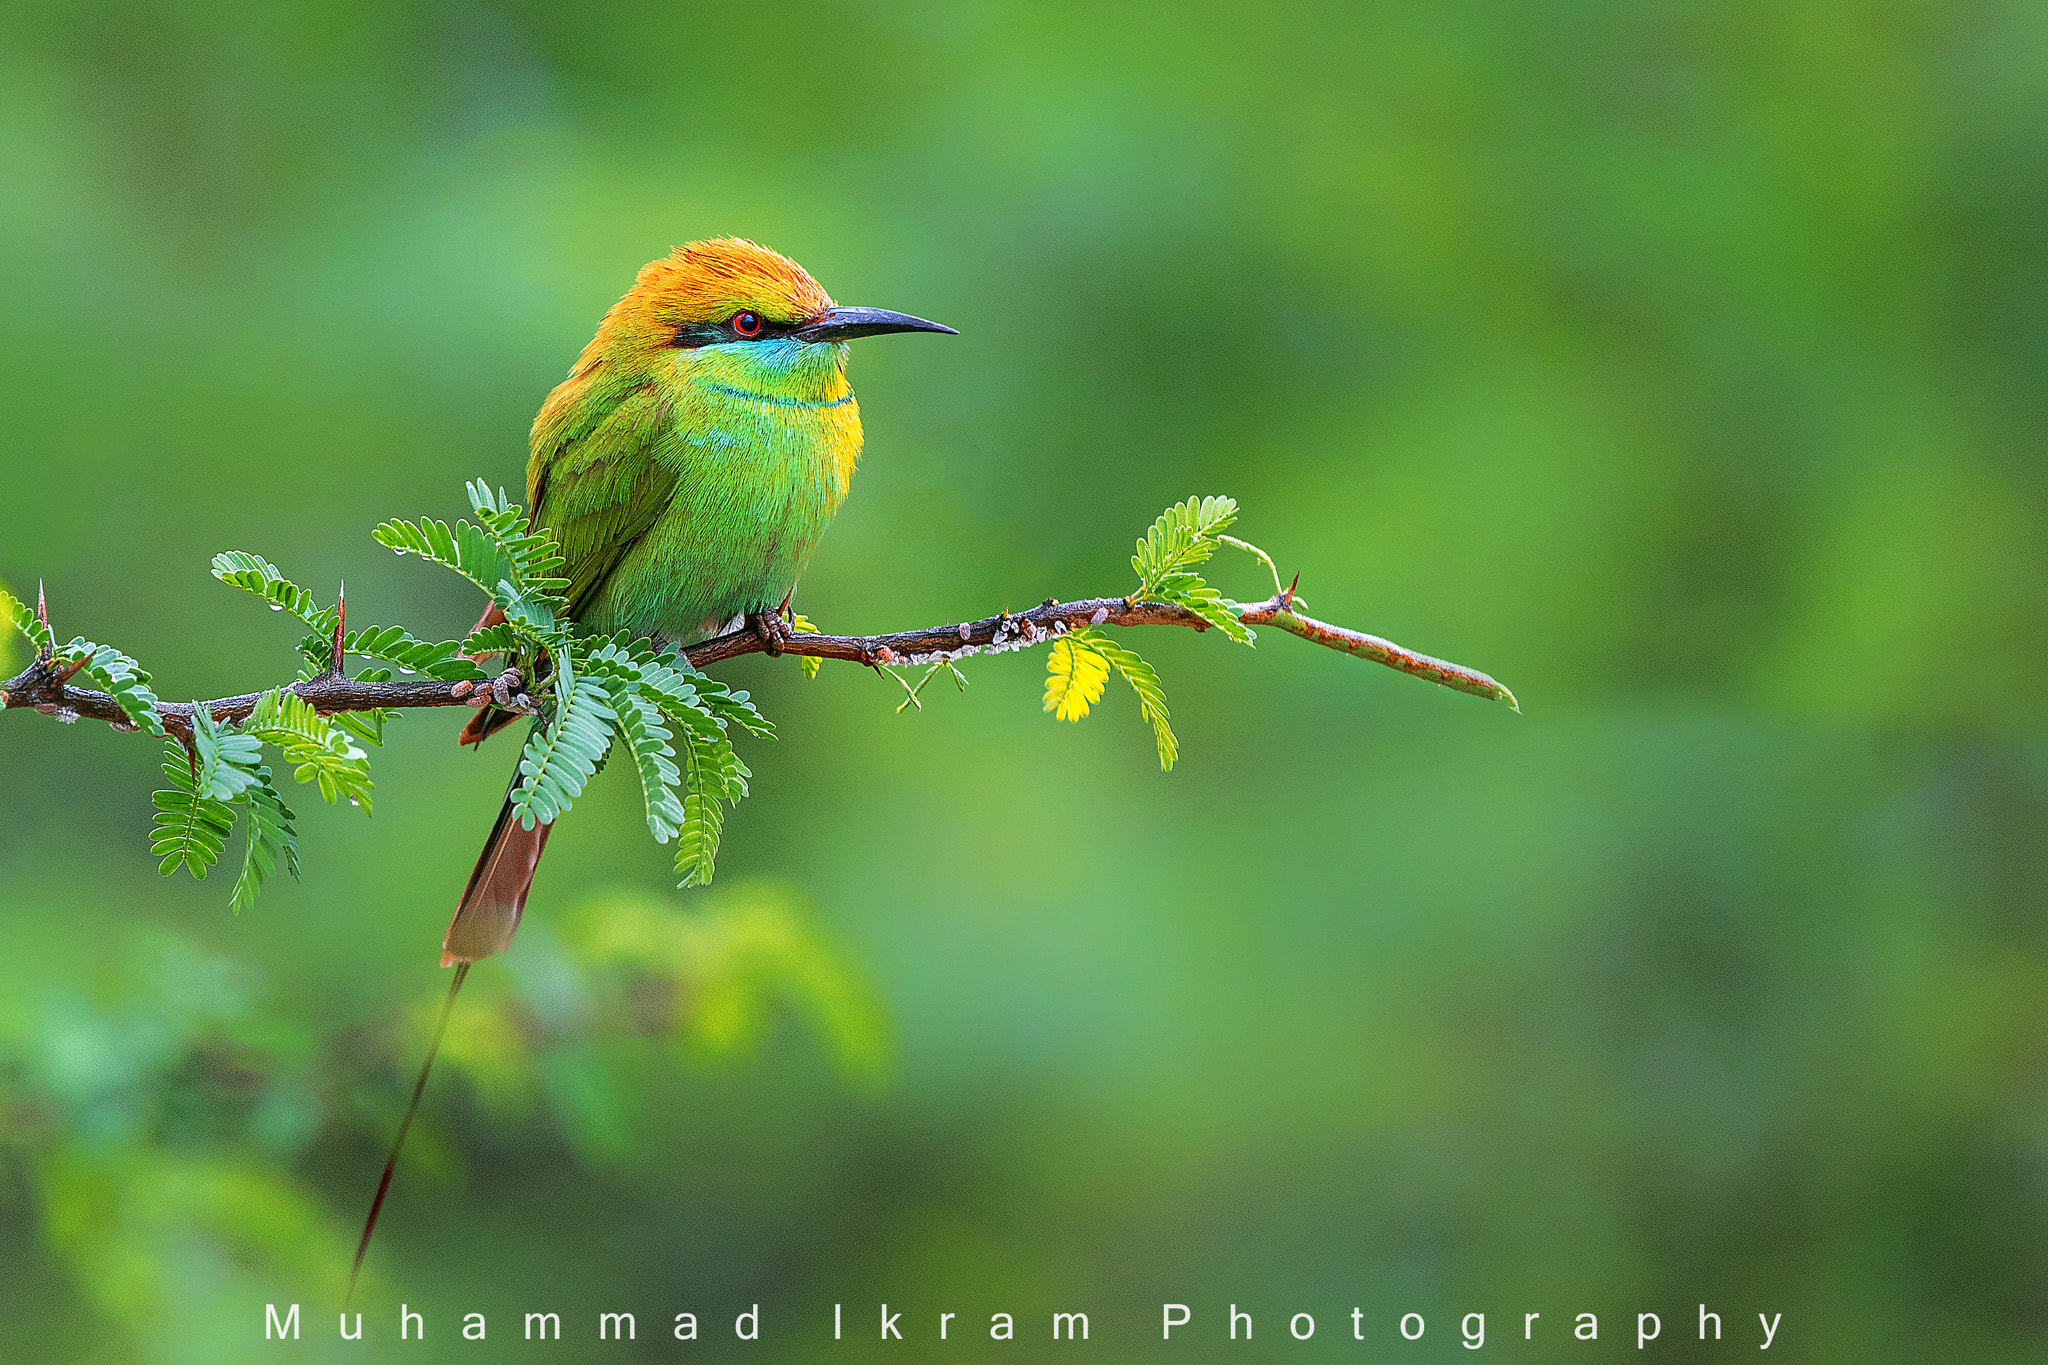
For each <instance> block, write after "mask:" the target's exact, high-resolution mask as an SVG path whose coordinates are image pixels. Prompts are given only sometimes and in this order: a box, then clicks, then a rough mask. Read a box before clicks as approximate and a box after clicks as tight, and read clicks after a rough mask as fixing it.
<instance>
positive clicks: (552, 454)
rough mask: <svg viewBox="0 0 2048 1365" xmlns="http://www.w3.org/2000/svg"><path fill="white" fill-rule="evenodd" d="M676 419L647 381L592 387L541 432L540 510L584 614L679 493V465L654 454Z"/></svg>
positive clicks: (537, 467) (573, 599) (535, 495)
mask: <svg viewBox="0 0 2048 1365" xmlns="http://www.w3.org/2000/svg"><path fill="white" fill-rule="evenodd" d="M670 421H671V418H670V415H669V405H668V403H667V402H666V401H664V400H663V399H662V398H661V397H660V395H659V394H658V393H657V392H656V391H655V389H654V387H653V386H652V385H651V384H642V385H639V386H636V387H632V388H627V389H625V390H624V391H623V392H616V393H615V394H604V393H595V392H594V393H592V394H591V395H590V396H589V397H588V398H586V399H585V400H584V401H583V402H581V403H578V404H576V405H575V407H574V409H573V411H572V412H571V414H570V415H569V419H568V420H567V421H564V422H562V423H560V424H559V425H558V426H556V427H555V428H554V429H553V430H551V431H548V432H546V433H544V434H542V435H541V436H539V437H538V438H537V439H536V442H535V446H534V451H533V470H532V477H531V478H530V479H529V480H528V482H529V483H530V484H531V488H530V490H529V491H530V493H531V497H532V503H533V509H534V517H535V518H536V520H537V521H538V522H539V524H540V525H542V526H545V527H547V528H548V530H550V531H551V532H553V533H554V537H555V542H556V543H557V544H558V545H560V546H561V547H562V558H563V561H564V569H563V574H564V576H565V577H566V578H567V579H568V580H569V590H568V593H567V594H566V595H567V597H568V599H569V614H570V615H571V616H573V617H576V618H578V619H582V618H583V616H584V613H585V611H586V610H587V609H588V608H589V607H590V605H591V604H592V603H593V602H594V601H596V600H597V597H598V595H599V594H600V593H602V592H603V591H604V586H605V584H606V582H607V581H608V580H609V579H610V578H611V576H612V574H613V572H614V571H616V570H617V568H618V567H619V563H620V561H622V560H623V559H624V558H625V557H626V555H627V553H628V552H629V551H630V550H631V549H632V548H633V546H634V545H636V544H637V543H638V542H639V540H640V538H641V537H642V536H644V535H646V534H647V532H648V530H649V529H650V528H652V527H653V525H654V523H655V522H656V521H657V520H659V519H660V517H661V514H662V512H663V511H664V510H665V509H666V508H667V507H668V505H669V503H670V502H671V501H672V500H673V499H674V498H675V494H676V475H675V471H674V470H673V469H672V468H670V467H668V466H667V465H666V464H664V463H663V462H662V461H659V460H657V459H655V458H654V447H655V445H656V443H657V442H658V441H659V440H660V438H661V436H662V434H663V432H664V430H665V428H667V427H668V425H669V424H670Z"/></svg>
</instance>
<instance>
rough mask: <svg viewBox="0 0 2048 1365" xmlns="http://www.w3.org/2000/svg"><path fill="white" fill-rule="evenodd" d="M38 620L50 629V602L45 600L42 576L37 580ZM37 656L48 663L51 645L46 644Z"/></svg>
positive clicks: (43, 626) (45, 627) (46, 628)
mask: <svg viewBox="0 0 2048 1365" xmlns="http://www.w3.org/2000/svg"><path fill="white" fill-rule="evenodd" d="M36 622H37V624H39V625H40V626H42V628H43V629H44V630H45V631H48V630H49V629H50V604H49V603H48V602H45V601H44V600H43V580H42V579H40V578H38V579H37V580H36ZM37 657H38V658H40V659H42V660H43V661H44V662H46V663H47V662H48V661H49V658H50V650H49V647H48V646H45V647H44V648H43V649H42V650H41V651H40V653H39V654H38V655H37Z"/></svg>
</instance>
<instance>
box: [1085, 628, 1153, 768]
mask: <svg viewBox="0 0 2048 1365" xmlns="http://www.w3.org/2000/svg"><path fill="white" fill-rule="evenodd" d="M1066 638H1067V639H1069V640H1072V639H1076V638H1079V639H1080V640H1082V641H1083V642H1084V643H1085V644H1086V645H1087V646H1088V647H1089V648H1090V649H1093V650H1097V651H1099V652H1100V653H1101V654H1102V656H1103V657H1104V658H1106V659H1108V660H1109V662H1110V664H1111V665H1112V666H1113V667H1114V668H1115V669H1116V671H1117V672H1118V673H1119V674H1121V675H1122V677H1123V680H1124V681H1125V682H1127V683H1129V684H1130V685H1131V690H1132V691H1133V692H1135V693H1137V694H1138V710H1139V712H1140V713H1141V714H1142V715H1143V716H1144V717H1145V719H1146V720H1147V721H1149V722H1150V723H1151V725H1152V738H1153V740H1154V742H1155V743H1157V744H1158V746H1159V766H1160V768H1161V770H1163V771H1166V772H1171V771H1173V761H1174V760H1175V759H1176V758H1179V757H1180V741H1179V740H1177V739H1175V738H1174V737H1173V727H1172V726H1171V725H1169V724H1168V723H1167V714H1166V692H1165V689H1163V688H1162V687H1160V685H1159V675H1158V674H1157V673H1155V672H1153V671H1152V665H1150V664H1148V663H1146V662H1145V661H1144V660H1143V659H1141V658H1139V657H1138V655H1137V653H1136V652H1135V651H1133V650H1130V649H1126V648H1125V647H1124V646H1122V645H1120V644H1118V643H1116V641H1114V640H1111V639H1109V638H1108V637H1107V636H1104V635H1101V634H1098V633H1097V632H1095V631H1093V630H1081V631H1076V632H1074V634H1072V635H1069V636H1067V637H1066Z"/></svg>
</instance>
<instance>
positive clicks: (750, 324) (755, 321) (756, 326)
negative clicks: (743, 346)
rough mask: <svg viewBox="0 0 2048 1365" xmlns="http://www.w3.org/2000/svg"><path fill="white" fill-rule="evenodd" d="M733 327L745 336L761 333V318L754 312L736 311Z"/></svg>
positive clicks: (733, 316)
mask: <svg viewBox="0 0 2048 1365" xmlns="http://www.w3.org/2000/svg"><path fill="white" fill-rule="evenodd" d="M732 329H733V331H735V332H738V333H739V334H740V335H741V336H743V337H757V336H759V335H761V319H760V318H759V317H758V316H756V315H755V314H753V313H734V314H733V315H732Z"/></svg>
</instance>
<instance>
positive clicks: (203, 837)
mask: <svg viewBox="0 0 2048 1365" xmlns="http://www.w3.org/2000/svg"><path fill="white" fill-rule="evenodd" d="M163 772H164V779H165V780H166V781H167V782H169V783H170V784H171V785H170V789H169V790H168V791H160V792H156V793H154V794H152V795H151V797H150V804H152V805H153V806H155V807H156V817H155V821H156V822H155V828H153V829H152V830H151V831H150V839H149V851H150V855H151V856H152V857H155V858H157V859H158V860H159V861H158V863H157V871H158V872H160V873H162V874H163V875H164V876H166V877H168V876H170V875H171V873H172V872H174V871H176V870H177V869H178V868H180V867H182V868H184V869H185V870H186V871H188V872H190V873H191V874H192V875H193V877H194V878H196V879H199V880H204V879H205V877H206V871H207V869H208V868H210V867H212V866H213V865H214V864H215V863H216V862H219V861H220V855H221V853H222V851H223V850H225V849H226V848H227V845H228V833H229V831H230V830H232V829H233V828H234V824H235V812H234V810H233V809H232V808H231V807H230V806H229V805H228V804H227V803H226V802H224V801H219V800H216V799H214V798H213V797H210V796H204V795H201V794H200V791H199V788H198V787H197V785H196V784H195V783H194V780H193V772H192V760H191V758H190V757H189V756H188V755H187V754H186V752H185V747H184V746H183V745H182V744H180V743H178V741H177V740H175V739H174V740H172V741H171V742H170V743H169V744H168V745H166V746H165V749H164V768H163Z"/></svg>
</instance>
